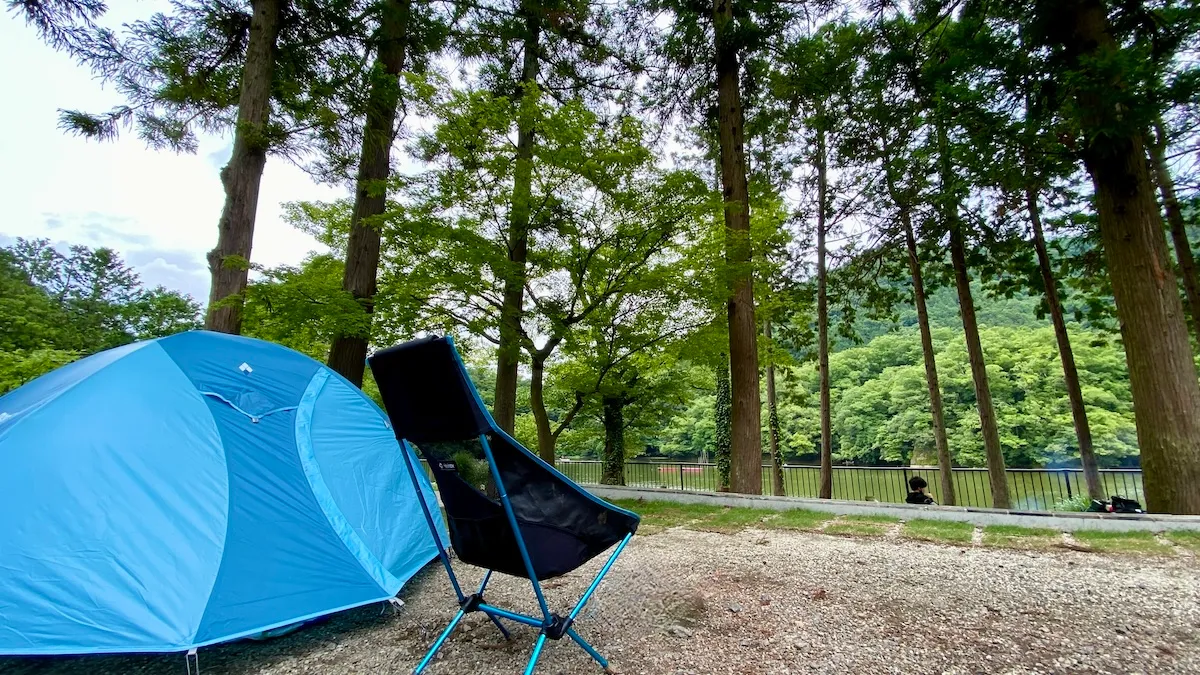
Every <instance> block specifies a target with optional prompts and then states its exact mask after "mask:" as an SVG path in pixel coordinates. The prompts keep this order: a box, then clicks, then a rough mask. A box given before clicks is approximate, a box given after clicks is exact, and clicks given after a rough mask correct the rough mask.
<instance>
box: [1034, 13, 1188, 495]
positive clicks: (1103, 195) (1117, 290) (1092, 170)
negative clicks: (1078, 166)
mask: <svg viewBox="0 0 1200 675" xmlns="http://www.w3.org/2000/svg"><path fill="white" fill-rule="evenodd" d="M1039 10H1040V12H1041V14H1042V17H1041V18H1042V19H1043V21H1042V22H1041V25H1044V26H1045V27H1046V29H1047V31H1048V35H1047V37H1048V38H1049V40H1050V41H1051V42H1052V43H1053V42H1056V43H1058V44H1059V45H1061V46H1062V47H1063V48H1064V56H1065V57H1066V60H1067V62H1068V63H1069V64H1070V65H1072V66H1074V67H1076V68H1078V69H1081V70H1083V71H1084V75H1085V77H1083V78H1080V80H1081V81H1082V82H1083V83H1084V84H1081V85H1077V88H1076V90H1075V91H1073V92H1072V94H1073V96H1074V98H1075V106H1074V107H1073V109H1074V112H1075V115H1076V119H1075V122H1076V123H1077V124H1078V125H1079V128H1080V130H1081V131H1082V133H1083V136H1084V142H1083V150H1082V155H1083V163H1084V166H1086V167H1087V170H1088V173H1089V174H1091V176H1092V185H1093V186H1094V188H1095V194H1096V210H1097V213H1098V215H1099V217H1100V236H1101V240H1102V242H1103V244H1104V253H1105V257H1106V258H1107V261H1108V274H1109V278H1110V279H1111V281H1112V288H1113V298H1114V299H1115V300H1116V305H1117V316H1118V317H1119V318H1120V321H1121V336H1122V338H1123V341H1124V343H1125V362H1126V364H1127V365H1128V368H1129V383H1130V391H1131V393H1132V394H1133V407H1134V411H1135V414H1136V422H1137V431H1138V447H1139V448H1140V450H1141V459H1142V472H1143V477H1144V478H1143V482H1144V485H1145V489H1146V505H1147V507H1148V508H1149V510H1150V511H1156V512H1167V513H1182V514H1200V487H1198V486H1200V381H1198V380H1197V374H1196V366H1195V363H1193V361H1192V348H1191V344H1190V343H1189V340H1188V330H1187V323H1186V321H1185V320H1184V314H1183V304H1182V302H1180V299H1179V291H1178V288H1177V287H1176V281H1175V273H1174V271H1173V270H1172V266H1171V263H1170V260H1169V257H1168V252H1167V241H1166V236H1165V235H1164V234H1163V222H1162V215H1161V214H1160V213H1159V210H1158V203H1157V200H1155V198H1154V185H1153V184H1152V183H1151V181H1150V169H1149V166H1148V165H1147V161H1146V148H1145V139H1144V138H1143V132H1142V131H1141V130H1138V129H1131V128H1129V126H1128V121H1125V120H1123V119H1122V118H1121V112H1120V109H1119V108H1118V107H1116V106H1113V105H1112V100H1111V96H1110V93H1111V92H1112V91H1114V90H1115V91H1121V90H1124V89H1126V88H1127V87H1128V86H1129V83H1127V82H1125V81H1124V80H1123V79H1122V78H1121V76H1120V74H1119V73H1118V74H1117V75H1115V76H1114V75H1112V74H1111V71H1108V70H1106V71H1105V72H1104V73H1101V72H1099V71H1100V68H1101V66H1099V65H1097V64H1110V63H1114V62H1121V61H1120V60H1119V59H1117V58H1116V57H1117V55H1118V54H1119V53H1120V48H1119V47H1118V45H1117V42H1116V40H1115V39H1114V38H1113V36H1112V33H1111V30H1110V28H1109V24H1108V11H1107V10H1108V8H1107V7H1106V5H1105V3H1104V2H1102V1H1101V0H1058V1H1056V2H1042V3H1039ZM1099 78H1105V79H1104V84H1103V86H1091V87H1089V86H1087V81H1088V80H1089V79H1091V80H1097V79H1099Z"/></svg>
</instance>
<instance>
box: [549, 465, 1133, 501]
mask: <svg viewBox="0 0 1200 675" xmlns="http://www.w3.org/2000/svg"><path fill="white" fill-rule="evenodd" d="M556 466H557V468H558V470H559V471H561V472H563V473H564V474H566V475H567V476H568V477H570V478H571V479H572V480H574V481H575V482H577V483H581V484H593V485H595V484H599V483H600V478H601V475H602V471H603V467H602V465H601V463H600V462H599V461H596V460H560V461H559V462H557V463H556ZM1007 473H1008V493H1009V500H1010V502H1011V504H1012V507H1013V508H1014V509H1026V510H1039V511H1046V510H1050V509H1051V507H1053V506H1054V505H1055V504H1056V503H1058V502H1061V501H1064V500H1066V499H1071V498H1074V497H1078V496H1080V495H1087V485H1086V484H1085V483H1084V479H1083V471H1082V470H1081V469H1009V470H1008V472H1007ZM820 475H821V468H820V467H819V466H797V465H784V467H783V484H784V491H785V492H786V493H787V496H789V497H817V496H818V490H819V488H820ZM912 476H921V477H922V478H924V479H925V480H926V481H927V482H928V483H929V491H930V494H932V495H933V498H934V499H935V500H937V501H939V502H941V501H943V500H942V499H941V497H940V495H939V492H940V491H941V472H940V470H939V469H937V468H936V467H933V468H927V467H857V466H835V467H833V498H834V499H849V500H856V501H880V502H895V503H899V502H903V501H904V498H905V496H906V495H907V493H908V479H909V478H910V477H912ZM1100 478H1101V481H1102V482H1103V484H1104V494H1105V496H1111V495H1119V496H1121V497H1125V498H1128V499H1136V500H1138V501H1139V502H1141V503H1142V504H1145V502H1146V500H1145V499H1144V498H1143V493H1142V472H1141V470H1139V469H1103V470H1101V471H1100ZM762 480H763V494H771V491H772V487H771V467H770V466H763V468H762ZM953 480H954V492H955V496H956V497H957V503H958V505H959V506H980V507H990V506H991V505H992V489H991V483H990V481H989V480H988V473H987V469H982V468H981V469H969V468H956V469H954V470H953ZM625 484H626V485H628V486H630V487H655V488H665V489H674V490H686V491H698V492H713V491H716V489H717V470H716V465H714V464H701V463H687V462H626V463H625Z"/></svg>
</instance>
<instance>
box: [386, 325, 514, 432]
mask: <svg viewBox="0 0 1200 675" xmlns="http://www.w3.org/2000/svg"><path fill="white" fill-rule="evenodd" d="M367 363H368V365H370V367H371V372H372V373H373V374H374V375H375V383H376V384H378V385H379V393H380V395H381V396H382V397H383V405H384V408H386V409H387V414H388V417H389V418H390V419H391V421H392V427H394V429H395V431H396V437H397V438H404V439H407V440H409V441H412V442H414V443H419V442H421V441H454V440H462V439H465V438H473V437H475V436H478V435H480V434H482V433H485V432H487V431H488V430H490V429H491V426H492V424H491V415H489V414H488V412H487V410H486V409H485V408H484V407H483V405H482V403H481V402H480V400H479V396H478V394H477V393H476V392H475V385H474V384H472V383H471V379H470V377H469V376H468V375H467V372H466V370H465V368H464V367H463V364H462V359H460V358H459V356H458V352H457V351H456V350H455V349H454V342H453V341H452V340H451V339H450V338H448V337H430V338H422V339H420V340H413V341H411V342H405V343H404V344H400V345H397V346H395V347H391V348H388V349H384V350H382V351H379V352H376V353H375V354H374V355H372V356H371V357H370V358H368V359H367Z"/></svg>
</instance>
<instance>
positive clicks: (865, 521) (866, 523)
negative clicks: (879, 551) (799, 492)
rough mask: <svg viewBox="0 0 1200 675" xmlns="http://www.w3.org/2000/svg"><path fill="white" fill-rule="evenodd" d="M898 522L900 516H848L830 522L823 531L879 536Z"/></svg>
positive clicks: (860, 535)
mask: <svg viewBox="0 0 1200 675" xmlns="http://www.w3.org/2000/svg"><path fill="white" fill-rule="evenodd" d="M898 522H900V519H899V518H889V517H887V516H847V517H846V518H843V519H841V520H836V521H834V522H833V523H830V525H829V526H828V527H826V528H825V529H824V530H823V532H825V533H826V534H846V535H854V536H859V537H879V536H883V535H884V534H885V533H887V530H888V528H889V527H891V526H892V525H895V524H896V523H898Z"/></svg>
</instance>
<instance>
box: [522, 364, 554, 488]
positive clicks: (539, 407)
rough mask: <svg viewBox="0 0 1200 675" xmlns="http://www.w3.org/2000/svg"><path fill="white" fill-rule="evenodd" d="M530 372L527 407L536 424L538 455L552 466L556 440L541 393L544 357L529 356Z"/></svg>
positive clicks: (543, 381)
mask: <svg viewBox="0 0 1200 675" xmlns="http://www.w3.org/2000/svg"><path fill="white" fill-rule="evenodd" d="M531 364H532V372H531V379H530V382H529V407H530V409H531V411H532V412H533V421H534V424H535V425H536V426H537V442H538V456H539V457H541V458H542V459H543V460H545V461H546V463H547V464H549V465H550V466H554V445H555V441H556V440H557V439H556V438H555V436H554V432H553V431H552V430H551V429H550V415H549V413H547V412H546V399H545V396H544V395H543V390H544V388H545V379H546V359H545V358H540V357H539V356H538V355H536V354H535V355H534V356H533V357H532V358H531Z"/></svg>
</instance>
